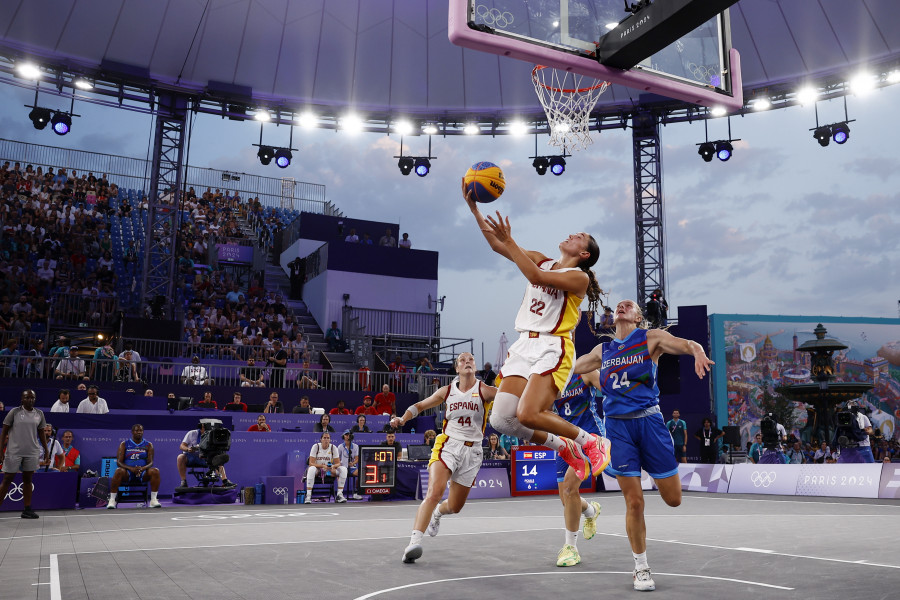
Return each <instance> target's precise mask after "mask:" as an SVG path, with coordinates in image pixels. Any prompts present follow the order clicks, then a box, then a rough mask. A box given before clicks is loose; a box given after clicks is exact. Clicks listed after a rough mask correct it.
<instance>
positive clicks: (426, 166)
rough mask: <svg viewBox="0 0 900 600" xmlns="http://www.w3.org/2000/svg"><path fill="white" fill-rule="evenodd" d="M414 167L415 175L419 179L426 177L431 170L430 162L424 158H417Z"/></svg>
mask: <svg viewBox="0 0 900 600" xmlns="http://www.w3.org/2000/svg"><path fill="white" fill-rule="evenodd" d="M414 165H415V170H416V175H418V176H419V177H425V176H426V175H428V171H430V170H431V161H430V160H428V159H427V158H424V157H420V158H417V159H416V160H415V163H414Z"/></svg>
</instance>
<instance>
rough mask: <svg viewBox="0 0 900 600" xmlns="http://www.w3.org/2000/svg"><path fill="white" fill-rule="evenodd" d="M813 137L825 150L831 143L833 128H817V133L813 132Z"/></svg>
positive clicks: (827, 126) (825, 126)
mask: <svg viewBox="0 0 900 600" xmlns="http://www.w3.org/2000/svg"><path fill="white" fill-rule="evenodd" d="M813 137H814V138H816V141H818V142H819V145H820V146H822V147H823V148H824V147H825V146H827V145H828V144H830V143H831V126H830V125H823V126H822V127H816V129H815V131H813ZM844 141H846V140H844Z"/></svg>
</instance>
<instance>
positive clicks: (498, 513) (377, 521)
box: [0, 493, 900, 600]
mask: <svg viewBox="0 0 900 600" xmlns="http://www.w3.org/2000/svg"><path fill="white" fill-rule="evenodd" d="M589 497H591V498H594V499H597V500H598V501H599V502H600V503H601V504H602V505H603V511H602V513H601V515H600V518H599V520H598V534H597V536H596V537H595V538H594V539H592V540H587V541H586V540H582V539H580V537H579V543H578V546H579V550H580V551H581V556H582V563H581V564H580V565H578V566H576V567H571V568H565V569H562V568H557V567H556V566H555V564H556V553H557V552H558V551H559V549H560V548H561V547H562V544H563V541H564V538H563V532H562V510H561V504H560V502H559V499H558V498H556V497H554V496H540V497H530V498H516V499H508V500H491V501H471V502H470V503H469V504H468V505H467V506H466V507H465V510H464V511H463V513H461V514H459V515H451V516H449V517H446V518H444V519H443V520H442V524H441V530H440V535H439V536H438V537H436V538H427V537H426V539H425V542H424V548H425V553H424V555H423V556H422V558H420V559H419V560H418V561H417V562H416V563H415V564H412V565H406V564H402V563H401V561H400V556H401V554H402V551H403V548H404V547H405V546H406V544H407V542H408V539H409V533H410V530H411V529H412V518H413V514H414V512H415V510H416V507H417V506H418V503H414V502H390V503H388V502H381V503H349V504H341V505H336V504H313V505H312V506H310V507H307V506H305V505H290V506H246V507H245V506H243V505H235V506H229V507H221V506H209V507H192V508H184V507H180V506H170V507H166V508H164V509H156V510H152V509H136V508H128V506H130V505H127V504H126V505H123V507H122V508H119V509H117V510H115V511H107V510H102V509H97V510H94V509H91V510H80V511H58V512H53V511H45V512H43V513H41V518H40V519H39V520H36V521H30V520H25V519H20V518H19V516H18V513H0V598H3V599H15V600H19V599H24V598H40V599H44V598H48V599H50V598H52V599H54V600H55V599H58V598H59V599H62V600H75V599H84V598H90V599H107V598H109V599H116V600H121V599H126V598H142V599H147V598H159V599H166V600H172V599H176V598H177V599H182V598H190V599H216V600H220V599H233V598H246V599H251V598H253V599H255V598H264V599H266V600H277V599H281V598H290V599H292V600H293V599H298V598H299V599H306V598H310V599H312V598H348V599H357V598H358V599H364V598H379V599H381V598H427V597H433V598H510V599H512V598H516V599H520V598H521V599H532V598H533V599H539V600H548V599H553V598H554V597H555V596H556V595H558V594H560V593H562V594H565V596H563V597H565V598H594V597H598V598H604V599H605V598H625V597H634V595H635V594H638V592H635V591H633V590H632V589H631V569H632V566H633V561H632V558H631V552H630V549H629V546H628V541H627V539H626V538H625V537H624V528H625V525H624V502H623V499H622V497H621V495H619V494H617V493H615V494H614V493H610V494H596V495H591V496H589ZM646 505H647V508H646V513H647V528H648V537H649V538H650V541H649V542H648V557H649V560H650V566H651V568H652V569H653V573H654V579H655V580H656V591H655V592H653V594H656V595H658V596H662V597H665V598H668V599H688V598H690V599H692V600H694V599H696V598H727V599H728V600H740V599H744V598H757V599H758V598H767V599H768V598H774V599H781V598H784V599H801V598H802V599H804V600H807V599H818V598H823V599H827V598H835V599H841V598H865V599H875V598H900V551H898V548H900V503H898V502H895V501H889V500H858V499H830V498H815V499H812V498H810V499H803V498H800V499H797V498H791V499H784V498H783V497H775V496H723V495H715V494H702V493H695V494H690V493H688V494H685V497H684V502H683V503H682V505H681V506H680V507H678V508H670V507H667V506H665V504H664V503H663V502H662V500H661V499H660V498H659V496H658V495H657V494H655V493H648V494H647V500H646Z"/></svg>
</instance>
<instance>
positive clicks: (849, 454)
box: [834, 400, 875, 463]
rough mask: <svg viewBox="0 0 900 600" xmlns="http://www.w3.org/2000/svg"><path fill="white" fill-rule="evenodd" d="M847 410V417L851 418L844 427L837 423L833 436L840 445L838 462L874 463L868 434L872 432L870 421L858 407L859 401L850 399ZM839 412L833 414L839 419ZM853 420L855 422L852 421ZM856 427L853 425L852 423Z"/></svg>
mask: <svg viewBox="0 0 900 600" xmlns="http://www.w3.org/2000/svg"><path fill="white" fill-rule="evenodd" d="M847 410H848V411H849V412H850V415H848V418H849V419H850V420H851V421H850V424H849V425H848V426H846V427H842V426H841V425H838V428H837V431H835V434H834V437H835V441H836V442H837V445H840V447H841V453H840V455H838V459H837V462H839V463H874V462H875V456H874V455H873V454H872V442H871V441H870V440H869V436H870V435H872V434H873V430H872V422H871V421H870V420H869V417H867V416H866V415H865V413H864V412H863V411H861V410H860V408H859V402H857V401H856V400H851V401H850V402H848V403H847ZM840 414H841V413H838V414H837V415H835V418H836V419H839V417H840ZM854 420H855V423H854ZM854 424H855V425H856V427H853V425H854Z"/></svg>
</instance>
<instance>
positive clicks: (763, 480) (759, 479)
mask: <svg viewBox="0 0 900 600" xmlns="http://www.w3.org/2000/svg"><path fill="white" fill-rule="evenodd" d="M750 481H751V482H752V483H753V485H754V487H760V486H762V487H769V486H770V485H772V484H773V483H775V471H753V474H752V475H750Z"/></svg>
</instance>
